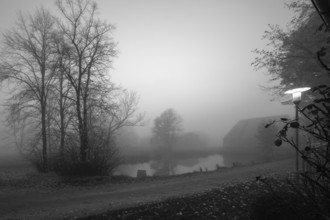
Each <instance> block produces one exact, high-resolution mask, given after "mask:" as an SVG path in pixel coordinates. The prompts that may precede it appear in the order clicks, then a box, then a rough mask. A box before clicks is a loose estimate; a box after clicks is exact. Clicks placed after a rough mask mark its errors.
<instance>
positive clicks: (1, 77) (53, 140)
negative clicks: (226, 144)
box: [0, 0, 142, 175]
mask: <svg viewBox="0 0 330 220" xmlns="http://www.w3.org/2000/svg"><path fill="white" fill-rule="evenodd" d="M56 7H57V9H58V11H59V15H57V16H55V15H52V14H51V13H50V12H49V11H47V10H46V9H44V8H39V9H37V10H36V11H35V13H34V14H28V15H24V14H22V13H21V14H19V17H18V20H17V22H16V24H15V26H14V27H13V28H12V29H11V30H9V31H7V32H6V33H4V34H3V40H2V48H1V58H0V82H2V83H5V82H9V83H8V85H9V89H10V90H11V94H12V95H11V97H10V99H9V100H8V103H7V108H8V110H9V117H8V122H9V123H10V125H11V126H12V127H13V128H14V134H15V137H16V140H17V143H18V145H19V147H20V149H21V150H22V151H24V152H28V153H29V155H30V156H31V157H33V158H34V159H35V161H36V163H37V165H38V167H39V169H40V170H41V171H48V170H51V169H60V170H62V171H63V169H67V171H68V172H78V173H79V172H80V171H81V172H89V171H88V170H90V174H91V175H94V174H95V175H98V174H106V173H108V172H109V169H111V166H112V165H111V164H112V163H113V161H114V160H115V159H116V158H115V157H114V156H115V152H116V151H115V150H114V149H115V139H114V138H115V137H114V135H115V132H116V131H117V130H118V129H119V128H121V127H123V126H132V125H135V124H137V123H139V122H140V121H141V120H142V116H141V115H138V116H136V115H135V114H134V113H135V112H136V107H137V102H138V97H137V96H136V94H135V93H132V92H128V91H126V90H125V89H123V88H121V87H118V86H116V85H115V84H114V83H113V82H112V81H111V80H110V74H109V70H110V68H111V65H112V62H113V59H114V58H115V57H116V53H117V50H116V43H115V42H114V40H113V39H112V37H111V33H112V32H113V30H114V29H115V27H114V26H113V25H111V24H109V23H107V22H105V21H101V20H100V19H99V18H98V17H97V5H96V3H95V2H93V1H90V0H66V1H63V0H58V1H56ZM50 158H51V159H52V161H50ZM111 160H112V161H111ZM94 162H97V163H102V164H99V166H98V167H103V168H95V169H94V168H93V167H94V166H95V164H93V163H94ZM64 167H65V168H64ZM70 167H71V168H72V169H71V170H70ZM95 172H98V173H95ZM78 173H77V174H78Z"/></svg>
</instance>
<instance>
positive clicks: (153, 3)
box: [0, 0, 293, 145]
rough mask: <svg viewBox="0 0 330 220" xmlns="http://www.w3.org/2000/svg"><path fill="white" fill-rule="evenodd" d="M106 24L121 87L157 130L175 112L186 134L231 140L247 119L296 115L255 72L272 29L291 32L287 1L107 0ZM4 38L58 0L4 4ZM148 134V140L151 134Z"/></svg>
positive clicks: (0, 10)
mask: <svg viewBox="0 0 330 220" xmlns="http://www.w3.org/2000/svg"><path fill="white" fill-rule="evenodd" d="M97 3H98V7H99V9H100V11H99V12H100V14H99V15H100V17H101V18H102V19H105V20H107V21H108V22H109V23H111V24H114V25H115V26H116V30H115V32H114V33H113V37H114V40H115V41H116V42H118V50H119V54H118V58H116V59H115V60H114V64H113V66H114V69H113V70H111V72H110V73H111V75H112V79H113V81H115V82H116V83H119V84H121V85H122V86H123V87H126V88H127V89H131V90H135V91H136V92H137V93H138V94H139V96H140V104H139V110H140V111H141V112H145V113H146V120H147V122H148V123H147V124H146V126H145V127H144V128H141V129H142V130H143V132H144V133H145V132H146V131H150V127H151V126H152V123H153V119H154V118H155V117H157V116H158V115H160V114H161V113H162V112H163V111H164V110H165V109H167V108H173V109H175V110H176V112H177V113H178V114H180V115H181V116H182V118H183V120H184V124H183V126H184V129H185V130H186V131H199V132H202V133H204V134H207V135H209V136H210V137H211V138H212V140H213V141H216V142H217V143H219V145H221V142H222V138H223V136H224V135H225V134H226V133H227V132H228V131H229V130H230V129H231V127H232V126H234V124H235V123H236V122H237V121H238V120H239V119H242V118H251V117H260V116H271V115H278V114H291V112H292V111H293V107H292V106H283V105H281V104H280V103H277V102H270V99H271V97H270V96H269V95H268V94H266V93H264V92H263V91H261V90H260V87H259V86H260V85H265V84H266V83H267V81H268V77H267V76H266V75H265V74H264V73H263V72H262V71H260V72H255V71H254V70H253V67H252V66H251V62H252V61H253V58H254V56H255V54H253V53H251V51H252V50H253V49H255V48H262V47H264V46H265V44H266V43H267V42H264V41H262V40H261V37H262V35H263V32H264V31H265V30H266V29H267V25H268V24H279V25H281V26H284V25H285V24H286V23H287V22H288V21H289V20H290V18H291V17H292V14H291V13H290V12H289V11H288V10H287V9H286V8H285V7H284V1H282V0H276V1H274V0H250V1H247V0H240V1H228V0H227V1H224V0H117V1H114V0H111V1H110V0H100V1H97ZM0 4H1V6H0V31H1V32H4V31H5V30H6V29H8V28H9V27H11V26H12V25H13V24H14V21H15V19H16V18H17V14H16V13H17V12H18V11H19V10H21V11H22V12H26V11H29V12H32V13H33V11H34V9H35V8H36V7H39V6H41V5H43V6H44V7H45V8H46V9H49V10H50V11H52V12H54V13H55V12H56V8H55V6H54V1H53V0H43V1H42V0H29V1H26V0H1V3H0ZM143 132H142V133H143Z"/></svg>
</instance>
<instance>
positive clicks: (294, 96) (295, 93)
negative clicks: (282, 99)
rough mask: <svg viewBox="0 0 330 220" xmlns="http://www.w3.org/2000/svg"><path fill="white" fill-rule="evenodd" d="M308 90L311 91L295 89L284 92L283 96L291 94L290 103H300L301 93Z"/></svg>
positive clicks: (306, 88)
mask: <svg viewBox="0 0 330 220" xmlns="http://www.w3.org/2000/svg"><path fill="white" fill-rule="evenodd" d="M310 89H311V88H310V87H304V88H296V89H291V90H288V91H286V92H284V94H292V101H293V102H294V103H297V102H300V101H301V93H303V92H306V91H308V90H310Z"/></svg>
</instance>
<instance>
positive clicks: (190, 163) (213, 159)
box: [115, 154, 224, 177]
mask: <svg viewBox="0 0 330 220" xmlns="http://www.w3.org/2000/svg"><path fill="white" fill-rule="evenodd" d="M175 162H176V163H175V167H174V174H184V173H191V172H195V171H198V172H199V171H201V170H202V171H212V170H215V169H216V168H217V167H219V166H220V167H223V166H224V160H223V156H222V155H220V154H214V155H210V156H207V157H201V158H189V159H182V160H176V161H175ZM155 163H156V162H155V161H149V162H147V163H137V164H122V165H120V166H119V167H118V168H117V171H116V172H115V175H126V176H131V177H136V174H137V171H138V170H145V171H146V172H147V175H148V176H153V175H154V174H155V173H156V170H155V169H154V167H155V166H154V164H155Z"/></svg>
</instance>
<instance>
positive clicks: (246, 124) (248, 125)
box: [223, 115, 289, 143]
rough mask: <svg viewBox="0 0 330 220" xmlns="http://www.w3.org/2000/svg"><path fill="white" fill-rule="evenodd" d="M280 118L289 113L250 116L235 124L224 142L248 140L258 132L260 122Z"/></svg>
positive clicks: (285, 116) (265, 122)
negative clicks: (257, 116)
mask: <svg viewBox="0 0 330 220" xmlns="http://www.w3.org/2000/svg"><path fill="white" fill-rule="evenodd" d="M280 118H289V116H288V115H275V116H267V117H259V118H248V119H241V120H239V121H238V122H237V123H236V124H235V126H234V127H233V128H232V129H231V130H230V131H229V132H228V134H227V135H226V136H225V137H224V138H223V140H224V143H225V142H230V141H238V140H246V139H251V138H255V135H256V132H257V129H258V127H259V126H260V124H262V123H263V124H265V125H266V124H267V123H269V122H271V121H273V120H279V119H280Z"/></svg>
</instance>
